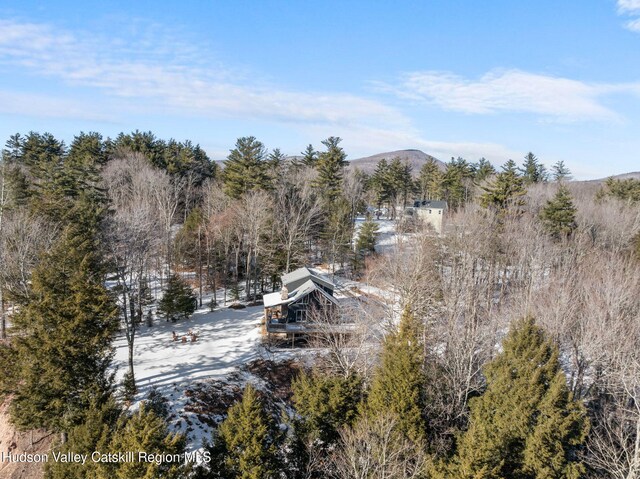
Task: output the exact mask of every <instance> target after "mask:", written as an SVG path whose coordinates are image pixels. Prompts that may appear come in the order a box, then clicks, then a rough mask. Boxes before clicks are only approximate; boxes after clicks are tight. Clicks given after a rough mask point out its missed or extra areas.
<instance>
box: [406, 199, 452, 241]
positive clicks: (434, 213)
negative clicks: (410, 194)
mask: <svg viewBox="0 0 640 479" xmlns="http://www.w3.org/2000/svg"><path fill="white" fill-rule="evenodd" d="M446 211H447V202H446V201H441V200H416V201H414V202H413V206H411V207H408V208H405V210H404V214H405V217H408V218H415V219H419V220H421V221H424V222H425V223H427V224H429V225H431V226H432V227H433V229H434V230H435V231H436V233H438V234H439V233H441V232H442V221H443V219H444V215H445V213H446Z"/></svg>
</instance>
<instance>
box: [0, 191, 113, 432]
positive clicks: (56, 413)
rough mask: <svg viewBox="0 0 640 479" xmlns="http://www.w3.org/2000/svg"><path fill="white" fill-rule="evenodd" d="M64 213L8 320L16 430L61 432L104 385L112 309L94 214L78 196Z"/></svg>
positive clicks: (107, 382)
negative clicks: (64, 222)
mask: <svg viewBox="0 0 640 479" xmlns="http://www.w3.org/2000/svg"><path fill="white" fill-rule="evenodd" d="M68 216H69V218H68V220H69V223H70V224H69V226H67V227H66V228H65V229H64V231H63V232H62V234H61V236H60V238H59V239H58V241H57V243H56V244H55V245H54V246H53V248H52V249H51V250H50V251H49V252H48V253H47V254H46V255H45V256H44V258H43V259H42V261H41V262H40V264H39V265H38V266H37V267H36V269H35V271H34V272H33V276H32V291H31V294H30V298H31V299H30V300H29V301H28V302H27V303H26V304H24V305H21V307H20V310H19V311H18V313H17V314H16V315H15V317H14V326H15V328H16V330H17V332H18V334H16V335H15V337H14V340H13V348H14V349H15V360H16V367H17V371H18V373H19V377H20V381H19V382H17V384H15V389H14V391H13V393H14V399H13V402H12V404H11V416H12V419H13V421H14V423H15V424H16V425H18V426H19V427H23V428H33V427H43V428H48V429H52V430H56V431H66V430H68V429H69V428H70V427H71V426H73V425H75V424H78V423H79V422H80V421H81V420H82V416H83V411H84V410H85V409H86V408H87V407H88V405H89V402H90V400H91V396H92V392H94V391H95V394H98V395H100V394H103V393H104V391H107V390H109V389H110V387H111V380H110V375H109V372H108V368H109V364H110V360H111V357H112V354H113V352H112V348H111V340H112V336H113V334H114V333H115V331H116V330H117V328H118V310H117V306H116V304H115V302H114V301H113V298H112V297H111V295H110V294H109V292H108V291H107V289H106V288H105V286H104V278H105V269H104V265H103V263H102V258H101V257H100V254H99V252H100V244H99V241H98V230H97V228H98V220H97V218H96V212H95V210H94V209H93V207H92V205H91V203H90V202H89V201H83V200H82V198H81V199H80V200H79V201H78V202H77V203H76V205H75V207H74V209H73V210H72V211H71V212H70V213H68Z"/></svg>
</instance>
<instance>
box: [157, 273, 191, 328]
mask: <svg viewBox="0 0 640 479" xmlns="http://www.w3.org/2000/svg"><path fill="white" fill-rule="evenodd" d="M196 306H197V301H196V295H195V293H194V292H193V290H192V289H191V286H189V285H188V284H187V283H186V282H185V281H184V280H183V279H182V278H181V277H180V276H178V275H177V274H175V273H174V274H172V275H171V276H170V277H169V280H168V281H167V289H166V290H165V292H164V295H163V296H162V299H161V300H160V302H159V304H158V313H159V314H161V315H162V316H164V317H165V319H167V320H171V321H177V320H178V319H186V318H188V317H189V316H191V315H192V314H193V312H194V311H195V310H196Z"/></svg>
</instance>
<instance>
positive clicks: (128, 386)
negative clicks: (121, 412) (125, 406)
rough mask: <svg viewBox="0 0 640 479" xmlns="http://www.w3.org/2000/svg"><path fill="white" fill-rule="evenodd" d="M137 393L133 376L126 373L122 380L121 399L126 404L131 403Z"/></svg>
mask: <svg viewBox="0 0 640 479" xmlns="http://www.w3.org/2000/svg"><path fill="white" fill-rule="evenodd" d="M137 392H138V388H137V387H136V380H135V376H134V375H133V373H132V371H127V372H126V373H124V377H123V378H122V399H123V400H124V401H125V402H127V403H132V402H133V400H134V399H135V397H136V393H137Z"/></svg>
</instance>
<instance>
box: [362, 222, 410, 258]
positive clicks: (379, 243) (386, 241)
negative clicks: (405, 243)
mask: <svg viewBox="0 0 640 479" xmlns="http://www.w3.org/2000/svg"><path fill="white" fill-rule="evenodd" d="M364 221H365V218H364V216H359V217H358V218H356V224H355V228H354V233H353V234H354V241H355V240H357V238H358V234H359V232H360V228H361V227H362V223H364ZM374 221H375V222H376V223H377V224H378V237H377V238H376V252H377V253H380V254H383V253H385V252H388V251H389V250H390V249H391V248H393V247H394V246H395V245H396V244H397V243H398V241H401V240H402V238H403V237H404V235H401V234H398V233H397V231H396V222H395V221H393V220H385V219H380V220H374Z"/></svg>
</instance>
